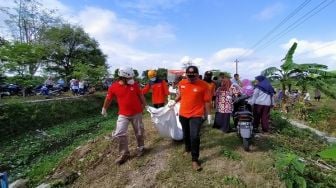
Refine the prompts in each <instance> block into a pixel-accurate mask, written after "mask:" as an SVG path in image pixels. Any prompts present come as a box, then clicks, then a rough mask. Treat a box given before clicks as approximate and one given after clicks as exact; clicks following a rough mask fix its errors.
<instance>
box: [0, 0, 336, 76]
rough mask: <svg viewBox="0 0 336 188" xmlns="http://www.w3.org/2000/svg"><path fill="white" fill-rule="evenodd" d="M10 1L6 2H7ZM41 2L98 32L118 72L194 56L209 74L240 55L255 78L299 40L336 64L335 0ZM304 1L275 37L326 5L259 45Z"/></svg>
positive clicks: (306, 51)
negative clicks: (286, 31)
mask: <svg viewBox="0 0 336 188" xmlns="http://www.w3.org/2000/svg"><path fill="white" fill-rule="evenodd" d="M7 2H8V1H5V0H0V4H1V5H2V4H3V3H7ZM41 2H43V3H44V4H45V6H46V7H57V8H58V9H59V11H60V14H61V15H62V16H64V17H65V18H66V19H67V20H68V21H69V22H71V23H75V24H78V25H81V26H82V27H83V28H84V29H85V31H86V32H88V33H89V34H90V35H91V36H92V37H94V38H96V39H97V40H98V42H99V43H100V45H101V48H102V49H103V51H104V53H105V54H107V55H108V63H109V65H110V69H111V70H112V71H113V70H114V69H115V68H118V67H120V66H124V65H129V66H132V67H134V68H136V69H138V70H139V71H143V70H146V69H151V68H158V67H165V68H168V69H180V68H181V66H182V63H183V62H185V61H187V60H191V61H192V62H193V63H194V64H196V65H198V66H199V67H200V69H201V72H204V71H206V70H210V69H220V70H223V71H228V72H231V73H234V72H235V67H234V63H233V61H234V60H235V59H236V58H238V59H239V60H240V63H239V73H240V74H241V75H242V77H245V78H253V77H254V76H256V75H257V74H259V73H260V72H261V71H262V70H263V69H265V68H267V67H270V66H279V65H280V60H281V59H282V58H283V57H284V55H285V53H286V52H287V50H288V48H289V47H290V46H291V44H292V43H293V42H294V41H297V42H298V49H297V52H296V56H297V59H295V60H297V62H298V63H300V62H302V63H323V64H326V65H328V66H329V67H330V69H332V70H334V69H336V63H335V61H336V32H335V31H336V24H334V23H335V22H334V20H335V18H336V11H334V10H336V2H334V0H311V1H305V0H300V1H299V0H282V1H275V0H255V1H251V0H235V1H229V0H129V1H127V0H41ZM303 2H306V3H307V4H306V6H305V7H304V8H303V9H302V10H301V11H297V12H298V13H297V14H296V15H295V16H293V17H292V18H291V19H289V20H288V22H287V23H285V24H284V25H283V26H282V27H280V28H278V29H277V30H275V32H274V35H277V34H279V33H280V32H281V31H283V30H284V29H285V28H287V27H289V26H290V25H291V24H292V23H294V22H295V21H296V20H297V19H298V18H300V17H302V16H304V15H305V14H307V13H308V12H309V11H310V10H312V9H313V8H314V7H316V6H318V5H319V4H321V5H320V7H319V8H322V7H324V6H326V8H324V9H323V10H321V11H320V12H319V13H317V14H316V15H314V16H312V17H311V18H309V19H307V20H306V21H305V22H304V23H302V24H301V25H299V26H298V27H297V28H295V29H294V30H291V31H290V32H288V33H287V34H286V35H284V36H282V35H280V36H282V37H281V38H279V39H278V40H276V41H273V42H271V43H269V45H266V46H263V44H266V43H267V41H269V40H270V39H272V36H270V37H269V38H267V39H266V40H263V41H262V43H261V46H260V48H256V49H255V48H251V47H252V46H253V45H254V44H255V43H256V42H257V41H259V40H260V39H262V37H263V36H265V34H266V33H267V32H269V31H270V30H271V29H273V28H274V27H275V26H276V25H277V24H279V23H280V22H281V21H282V20H283V19H284V18H285V17H286V16H288V15H289V14H290V13H291V12H292V11H293V10H294V9H295V8H297V7H298V6H299V5H301V4H302V3H303ZM329 3H330V4H329ZM7 4H8V3H7ZM328 4H329V5H328ZM0 20H1V19H0ZM0 31H2V32H3V31H4V30H0Z"/></svg>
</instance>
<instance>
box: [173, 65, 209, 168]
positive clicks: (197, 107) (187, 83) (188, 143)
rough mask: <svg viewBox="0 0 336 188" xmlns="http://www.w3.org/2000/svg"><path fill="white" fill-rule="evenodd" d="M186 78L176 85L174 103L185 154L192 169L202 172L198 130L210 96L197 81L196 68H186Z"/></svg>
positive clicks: (200, 81)
mask: <svg viewBox="0 0 336 188" xmlns="http://www.w3.org/2000/svg"><path fill="white" fill-rule="evenodd" d="M186 76H187V79H183V80H181V81H180V82H179V84H178V90H179V94H178V96H177V98H176V99H175V103H176V102H180V110H179V120H180V122H181V125H182V130H183V140H184V144H185V153H186V154H188V153H190V152H191V157H192V168H193V169H194V170H197V171H200V170H202V167H201V165H200V163H199V160H198V158H199V147H200V129H201V125H202V119H203V118H204V113H205V110H207V111H208V110H209V109H208V107H209V103H210V101H211V94H210V92H209V87H208V84H207V83H206V82H205V81H203V80H201V79H199V77H198V76H199V73H198V68H197V67H196V66H189V67H187V69H186ZM175 103H173V104H175ZM170 106H173V105H170Z"/></svg>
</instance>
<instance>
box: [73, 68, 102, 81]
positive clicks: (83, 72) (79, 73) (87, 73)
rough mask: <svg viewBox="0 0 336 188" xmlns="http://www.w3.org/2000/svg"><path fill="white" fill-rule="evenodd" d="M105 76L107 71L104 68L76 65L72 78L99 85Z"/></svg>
mask: <svg viewBox="0 0 336 188" xmlns="http://www.w3.org/2000/svg"><path fill="white" fill-rule="evenodd" d="M105 75H107V69H106V67H104V66H94V65H92V64H91V65H90V64H78V65H76V67H75V69H74V72H73V76H74V77H76V78H79V79H81V80H87V81H89V82H90V83H92V84H97V83H99V82H100V81H101V80H102V79H103V78H104V76H105Z"/></svg>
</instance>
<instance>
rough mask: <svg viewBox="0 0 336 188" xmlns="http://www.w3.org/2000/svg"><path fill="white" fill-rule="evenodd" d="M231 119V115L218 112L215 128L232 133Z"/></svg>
mask: <svg viewBox="0 0 336 188" xmlns="http://www.w3.org/2000/svg"><path fill="white" fill-rule="evenodd" d="M230 117H231V113H220V112H216V115H215V122H214V125H213V127H214V128H218V129H220V130H222V131H223V132H226V133H227V132H229V131H230Z"/></svg>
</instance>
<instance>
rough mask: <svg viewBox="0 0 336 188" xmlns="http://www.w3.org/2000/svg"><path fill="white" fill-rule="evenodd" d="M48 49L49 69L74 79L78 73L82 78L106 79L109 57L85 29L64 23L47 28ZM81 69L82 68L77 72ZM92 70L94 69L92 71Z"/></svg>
mask: <svg viewBox="0 0 336 188" xmlns="http://www.w3.org/2000/svg"><path fill="white" fill-rule="evenodd" d="M42 41H43V43H44V45H45V46H46V48H47V62H48V63H47V64H46V67H47V68H46V70H47V71H49V72H52V73H56V74H58V75H59V76H61V77H63V78H65V79H66V80H70V79H71V78H72V77H73V76H75V74H77V75H78V74H79V72H80V71H84V73H80V74H79V75H80V76H83V75H84V76H87V75H88V74H90V76H91V74H92V75H93V76H97V77H98V76H99V77H100V76H102V75H101V74H103V73H104V74H105V73H107V71H106V70H107V65H106V56H105V55H104V54H103V52H102V51H101V49H100V48H99V44H98V42H97V41H95V40H94V39H92V38H90V37H89V35H88V34H87V33H85V32H84V30H83V29H82V28H81V27H76V26H71V25H69V24H63V25H61V26H59V27H52V28H50V29H47V30H46V31H45V32H43V34H42ZM77 66H79V68H77V69H75V68H76V67H77ZM88 69H93V70H92V72H90V71H89V70H88Z"/></svg>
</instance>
